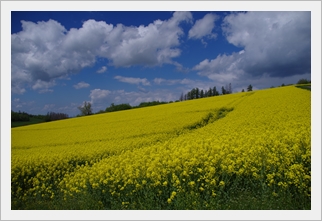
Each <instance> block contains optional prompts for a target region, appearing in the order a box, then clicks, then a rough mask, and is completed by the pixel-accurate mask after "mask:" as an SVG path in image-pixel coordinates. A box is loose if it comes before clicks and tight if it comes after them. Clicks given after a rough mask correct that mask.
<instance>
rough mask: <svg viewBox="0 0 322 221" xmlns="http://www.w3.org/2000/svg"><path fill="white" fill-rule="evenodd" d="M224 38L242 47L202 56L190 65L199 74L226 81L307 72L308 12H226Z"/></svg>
mask: <svg viewBox="0 0 322 221" xmlns="http://www.w3.org/2000/svg"><path fill="white" fill-rule="evenodd" d="M222 29H223V33H224V35H225V37H226V39H227V41H228V42H229V43H231V44H233V45H235V46H237V47H240V48H242V50H241V51H240V52H235V53H232V54H230V55H218V56H217V57H216V58H215V59H212V60H209V59H205V60H204V61H202V62H200V63H199V64H198V65H196V66H195V67H194V70H197V71H198V74H199V75H202V76H207V77H208V78H210V79H213V80H217V81H219V82H224V81H226V83H227V82H228V81H231V80H240V79H241V78H243V77H244V76H248V77H258V78H260V77H261V76H264V75H265V76H269V77H288V76H293V75H303V74H307V73H310V72H311V15H310V12H247V13H234V14H230V15H228V16H226V17H225V18H224V22H223V25H222Z"/></svg>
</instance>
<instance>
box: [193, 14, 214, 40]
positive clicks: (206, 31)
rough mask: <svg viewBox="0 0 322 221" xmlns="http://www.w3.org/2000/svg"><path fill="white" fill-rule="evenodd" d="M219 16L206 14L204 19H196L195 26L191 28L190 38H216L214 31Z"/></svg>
mask: <svg viewBox="0 0 322 221" xmlns="http://www.w3.org/2000/svg"><path fill="white" fill-rule="evenodd" d="M217 19H218V16H217V15H215V14H211V13H209V14H206V15H205V16H204V17H203V18H202V19H199V20H197V21H196V23H195V24H194V26H193V27H192V28H191V29H190V30H189V38H192V39H201V38H203V37H205V36H208V37H210V38H216V34H214V33H212V30H213V28H214V27H215V21H216V20H217Z"/></svg>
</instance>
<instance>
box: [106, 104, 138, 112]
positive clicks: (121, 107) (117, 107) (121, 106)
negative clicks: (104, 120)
mask: <svg viewBox="0 0 322 221" xmlns="http://www.w3.org/2000/svg"><path fill="white" fill-rule="evenodd" d="M131 108H132V106H131V105H130V104H118V105H115V104H114V103H112V104H111V106H110V107H107V108H106V109H105V112H113V111H120V110H128V109H131Z"/></svg>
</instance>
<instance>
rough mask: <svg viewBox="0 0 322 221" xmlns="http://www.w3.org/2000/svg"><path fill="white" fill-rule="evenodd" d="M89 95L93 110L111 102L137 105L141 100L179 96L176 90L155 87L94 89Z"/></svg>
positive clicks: (158, 99)
mask: <svg viewBox="0 0 322 221" xmlns="http://www.w3.org/2000/svg"><path fill="white" fill-rule="evenodd" d="M89 97H90V98H91V103H92V104H93V109H95V110H94V111H98V110H100V109H105V108H106V107H108V106H109V105H110V104H111V103H115V104H119V103H128V104H130V105H131V106H136V105H139V104H140V103H141V102H149V101H170V100H172V101H174V100H177V99H178V97H179V93H178V92H173V91H171V90H169V89H157V90H154V91H146V90H144V91H141V90H139V91H125V90H115V91H109V90H103V89H95V90H92V91H91V92H90V95H89Z"/></svg>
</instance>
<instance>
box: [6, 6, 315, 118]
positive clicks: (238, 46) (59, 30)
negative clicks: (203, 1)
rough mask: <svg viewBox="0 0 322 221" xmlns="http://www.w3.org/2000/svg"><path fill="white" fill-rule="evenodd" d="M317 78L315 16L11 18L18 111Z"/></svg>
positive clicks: (134, 101) (70, 110) (73, 111)
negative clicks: (313, 40) (314, 74)
mask: <svg viewBox="0 0 322 221" xmlns="http://www.w3.org/2000/svg"><path fill="white" fill-rule="evenodd" d="M301 78H305V79H308V80H311V12H299V11H297V12H283V11H279V12H277V11H276V12H274V11H270V12H265V11H259V12H254V11H250V12H224V11H220V12H217V11H203V12H201V11H198V12H197V11H191V12H188V11H179V12H170V11H163V12H153V11H145V12H129V11H127V12H112V11H110V12H102V11H99V12H95V11H94V12H68V11H60V12H55V11H50V12H41V11H40V12H30V11H29V12H23V11H17V12H11V109H12V110H14V111H18V110H20V111H25V112H28V113H31V114H46V113H47V112H50V111H53V112H62V113H67V114H69V116H75V115H77V114H79V113H80V112H79V110H78V109H77V107H78V106H81V105H82V104H83V102H84V101H89V102H91V103H92V106H93V111H94V112H97V111H99V110H105V108H106V107H109V106H110V104H111V103H114V104H120V103H129V104H131V105H138V104H139V103H141V102H145V101H154V100H159V101H175V100H178V99H179V97H180V95H181V93H187V92H188V91H189V90H191V89H192V88H195V87H198V88H199V89H203V90H207V89H209V87H214V86H216V87H217V89H218V90H219V91H220V88H221V87H222V86H226V85H227V84H229V83H231V86H232V91H233V92H234V93H235V92H240V91H241V90H242V89H245V90H246V88H247V86H248V85H249V84H251V85H252V86H253V90H257V89H264V88H269V87H271V86H279V85H281V84H282V83H284V84H293V83H296V82H297V81H298V80H299V79H301Z"/></svg>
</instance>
